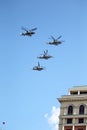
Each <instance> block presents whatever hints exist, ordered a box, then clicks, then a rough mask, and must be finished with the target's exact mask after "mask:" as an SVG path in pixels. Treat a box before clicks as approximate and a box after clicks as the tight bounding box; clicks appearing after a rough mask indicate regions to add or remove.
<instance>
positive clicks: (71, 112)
mask: <svg viewBox="0 0 87 130" xmlns="http://www.w3.org/2000/svg"><path fill="white" fill-rule="evenodd" d="M72 114H73V107H72V106H69V107H68V115H72Z"/></svg>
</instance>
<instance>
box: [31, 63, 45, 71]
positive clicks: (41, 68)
mask: <svg viewBox="0 0 87 130" xmlns="http://www.w3.org/2000/svg"><path fill="white" fill-rule="evenodd" d="M33 70H38V71H41V70H44V67H43V66H40V63H39V62H38V65H37V66H34V67H33Z"/></svg>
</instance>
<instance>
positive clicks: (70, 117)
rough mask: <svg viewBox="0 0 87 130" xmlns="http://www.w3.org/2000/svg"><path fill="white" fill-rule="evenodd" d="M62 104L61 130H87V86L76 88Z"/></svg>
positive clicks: (64, 97)
mask: <svg viewBox="0 0 87 130" xmlns="http://www.w3.org/2000/svg"><path fill="white" fill-rule="evenodd" d="M58 101H59V102H60V105H61V106H60V115H59V130H87V86H75V87H73V88H71V89H69V93H68V95H63V96H61V98H58Z"/></svg>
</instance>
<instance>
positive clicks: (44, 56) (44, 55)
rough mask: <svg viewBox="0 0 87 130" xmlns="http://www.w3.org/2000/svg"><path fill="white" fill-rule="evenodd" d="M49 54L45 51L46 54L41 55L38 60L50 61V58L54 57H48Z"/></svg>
mask: <svg viewBox="0 0 87 130" xmlns="http://www.w3.org/2000/svg"><path fill="white" fill-rule="evenodd" d="M47 53H48V50H46V51H44V53H43V54H41V55H40V56H39V57H37V58H39V59H45V60H48V59H49V58H52V56H51V55H48V54H47Z"/></svg>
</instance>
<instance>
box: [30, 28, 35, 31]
mask: <svg viewBox="0 0 87 130" xmlns="http://www.w3.org/2000/svg"><path fill="white" fill-rule="evenodd" d="M35 30H37V28H33V29H31V30H29V31H35Z"/></svg>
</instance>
